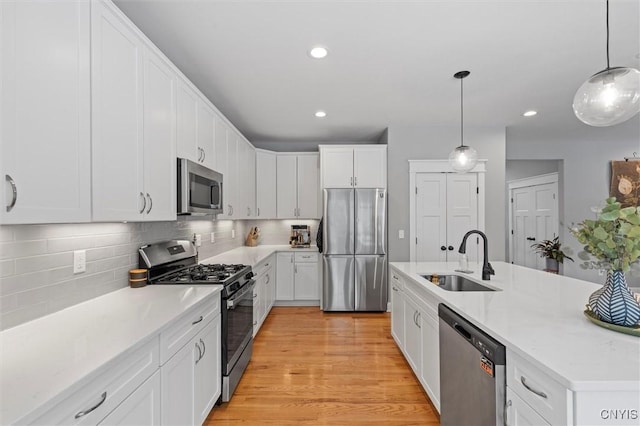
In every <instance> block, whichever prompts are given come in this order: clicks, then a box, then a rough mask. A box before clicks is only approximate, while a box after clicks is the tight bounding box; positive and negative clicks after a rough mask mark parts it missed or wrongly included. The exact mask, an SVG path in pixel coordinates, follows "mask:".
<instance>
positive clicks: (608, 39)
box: [607, 0, 610, 70]
mask: <svg viewBox="0 0 640 426" xmlns="http://www.w3.org/2000/svg"><path fill="white" fill-rule="evenodd" d="M608 69H610V67H609V0H607V70H608Z"/></svg>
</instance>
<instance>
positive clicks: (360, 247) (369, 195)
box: [354, 188, 387, 255]
mask: <svg viewBox="0 0 640 426" xmlns="http://www.w3.org/2000/svg"><path fill="white" fill-rule="evenodd" d="M386 224H387V190H386V189H384V188H366V189H356V190H355V228H356V231H355V242H354V244H355V254H356V255H359V254H377V255H383V254H386V244H387V241H386V235H387V232H386V229H385V228H386Z"/></svg>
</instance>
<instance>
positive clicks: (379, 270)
mask: <svg viewBox="0 0 640 426" xmlns="http://www.w3.org/2000/svg"><path fill="white" fill-rule="evenodd" d="M354 286H355V310H356V311H379V312H382V311H386V310H387V257H386V256H356V257H355V278H354Z"/></svg>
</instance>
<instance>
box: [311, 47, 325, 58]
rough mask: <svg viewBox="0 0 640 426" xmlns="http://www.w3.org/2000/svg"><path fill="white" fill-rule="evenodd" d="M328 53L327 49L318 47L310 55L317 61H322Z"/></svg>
mask: <svg viewBox="0 0 640 426" xmlns="http://www.w3.org/2000/svg"><path fill="white" fill-rule="evenodd" d="M328 53H329V51H328V50H327V48H326V47H322V46H316V47H314V48H313V49H311V50H310V51H309V55H311V57H312V58H315V59H322V58H324V57H325V56H327V54H328Z"/></svg>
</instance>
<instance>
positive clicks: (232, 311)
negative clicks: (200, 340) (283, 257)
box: [222, 280, 255, 376]
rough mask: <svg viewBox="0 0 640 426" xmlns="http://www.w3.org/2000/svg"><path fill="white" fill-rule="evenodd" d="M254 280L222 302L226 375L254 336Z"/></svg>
mask: <svg viewBox="0 0 640 426" xmlns="http://www.w3.org/2000/svg"><path fill="white" fill-rule="evenodd" d="M254 282H255V281H254V280H249V281H247V283H246V284H245V285H244V286H242V287H241V288H240V290H238V291H237V292H236V293H234V294H233V295H232V296H231V297H230V298H229V299H227V300H223V302H222V303H223V304H224V305H225V308H226V309H224V310H223V312H222V350H223V359H222V370H223V372H222V373H223V375H225V376H228V375H229V372H230V371H231V370H232V369H233V367H234V366H235V365H236V363H237V362H238V358H240V355H241V354H242V350H243V349H244V348H245V347H246V346H247V344H248V343H249V341H250V340H251V338H252V336H253V284H254Z"/></svg>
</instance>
